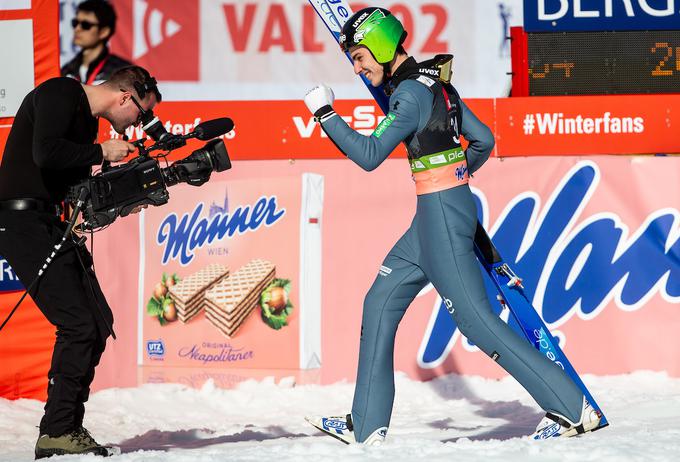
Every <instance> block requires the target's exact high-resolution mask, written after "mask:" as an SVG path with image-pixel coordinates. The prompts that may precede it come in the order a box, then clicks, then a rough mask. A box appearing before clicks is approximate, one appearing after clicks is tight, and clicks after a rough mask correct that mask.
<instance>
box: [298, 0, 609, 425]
mask: <svg viewBox="0 0 680 462" xmlns="http://www.w3.org/2000/svg"><path fill="white" fill-rule="evenodd" d="M309 3H310V4H311V5H312V7H313V8H314V10H315V11H316V13H317V14H318V15H319V17H320V18H321V20H322V21H323V23H324V24H325V25H326V27H327V28H328V30H329V31H330V33H331V34H332V35H333V37H334V38H335V40H336V42H339V41H340V34H341V31H342V25H343V24H344V23H345V21H346V20H347V19H348V18H349V17H350V16H351V15H352V10H351V8H350V7H349V3H348V2H347V0H309ZM345 54H346V55H347V58H348V59H349V60H350V62H351V58H350V56H349V53H345ZM361 78H362V80H363V81H364V84H365V85H366V87H367V88H368V90H369V91H370V92H371V94H372V95H373V97H374V98H375V101H376V102H377V103H378V106H380V109H382V111H383V113H384V114H387V113H388V112H389V98H388V96H387V95H386V94H385V92H384V91H383V90H382V88H377V87H374V86H372V85H371V84H370V82H368V80H366V78H364V77H363V76H361ZM475 253H476V255H477V259H478V260H479V262H480V264H481V265H482V267H483V268H484V270H485V271H486V273H487V274H488V275H489V277H490V278H491V280H492V281H493V283H494V285H495V286H496V289H497V290H498V292H499V294H500V299H499V300H500V302H501V304H502V305H504V307H505V306H507V308H508V309H509V311H510V313H511V314H512V316H513V318H514V319H515V321H516V322H517V324H518V325H519V326H520V328H521V331H522V333H523V334H524V337H525V338H526V339H527V341H528V342H529V343H531V344H532V345H533V346H534V347H535V348H536V349H537V350H538V351H540V352H541V353H543V354H545V355H546V356H547V357H548V359H550V360H551V361H553V362H554V363H555V364H557V365H558V366H559V367H562V369H564V371H565V372H566V373H567V374H568V375H569V377H571V378H572V380H573V381H574V382H575V383H576V384H577V385H578V386H579V387H580V388H581V390H582V391H583V394H584V395H585V397H586V399H587V400H588V401H589V402H590V404H591V405H592V406H593V408H594V409H596V410H597V411H598V412H599V413H600V414H601V415H602V419H601V420H600V425H599V427H597V429H600V428H603V427H606V426H607V425H609V422H608V421H607V419H606V417H605V416H604V413H603V412H602V409H600V407H599V406H598V404H597V403H596V402H595V399H593V396H592V395H591V394H590V392H589V391H588V388H587V387H586V386H585V384H584V383H583V381H582V380H581V377H579V375H578V373H577V372H576V370H575V369H574V367H573V366H572V365H571V363H570V362H569V360H568V359H567V356H566V355H565V354H564V352H563V351H562V350H561V349H560V347H559V343H558V342H557V340H556V339H555V337H553V335H552V334H551V333H550V330H548V328H547V327H546V325H545V323H544V322H543V320H542V319H541V317H540V316H539V314H538V313H537V312H536V309H535V308H534V307H533V306H532V304H531V302H530V301H529V299H528V298H527V297H526V295H525V294H524V287H523V286H522V280H521V279H520V278H519V277H518V276H517V275H516V274H515V273H514V272H513V271H512V269H511V268H510V266H509V265H508V264H507V263H505V262H504V261H503V258H502V257H501V255H500V253H499V252H498V250H497V249H496V247H495V246H494V245H493V242H492V241H491V238H490V237H489V235H488V234H487V232H486V230H485V229H484V228H483V227H482V225H481V224H480V223H479V222H478V223H477V231H476V233H475ZM597 429H596V430H597Z"/></svg>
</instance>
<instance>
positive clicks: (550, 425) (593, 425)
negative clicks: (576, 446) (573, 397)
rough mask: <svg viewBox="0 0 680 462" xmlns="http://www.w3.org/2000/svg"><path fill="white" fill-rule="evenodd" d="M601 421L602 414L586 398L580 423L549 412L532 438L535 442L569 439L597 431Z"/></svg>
mask: <svg viewBox="0 0 680 462" xmlns="http://www.w3.org/2000/svg"><path fill="white" fill-rule="evenodd" d="M601 419H602V414H600V412H598V411H597V410H595V409H594V408H593V407H592V406H591V405H590V403H589V402H588V400H586V398H585V396H584V397H583V407H582V410H581V419H580V420H579V421H578V422H572V421H571V420H569V419H567V418H566V417H564V416H561V415H559V414H556V413H552V412H548V413H546V415H545V417H543V419H542V420H541V421H540V422H539V424H538V426H537V427H536V431H535V432H534V434H533V435H532V438H533V439H535V440H545V439H548V438H555V437H560V436H564V437H569V436H575V435H580V434H582V433H586V432H590V431H593V430H597V428H598V427H599V425H600V420H601Z"/></svg>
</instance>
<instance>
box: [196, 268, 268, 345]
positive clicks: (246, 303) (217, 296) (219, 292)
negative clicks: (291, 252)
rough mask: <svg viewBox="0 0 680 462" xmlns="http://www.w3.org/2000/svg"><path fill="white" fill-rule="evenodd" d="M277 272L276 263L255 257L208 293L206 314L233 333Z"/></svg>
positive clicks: (229, 332) (211, 320)
mask: <svg viewBox="0 0 680 462" xmlns="http://www.w3.org/2000/svg"><path fill="white" fill-rule="evenodd" d="M275 272H276V267H275V266H274V264H273V263H271V262H268V261H266V260H252V261H250V262H249V263H248V264H246V265H245V266H242V267H241V268H239V270H238V271H236V272H235V273H233V274H232V275H231V276H229V277H228V278H226V279H224V280H223V281H222V282H220V283H219V284H216V285H215V286H214V287H213V288H212V289H210V290H208V291H207V292H206V294H205V316H206V318H208V320H209V321H210V322H211V323H213V325H214V326H215V327H217V329H218V330H219V331H220V332H222V333H223V334H224V335H226V336H227V337H232V336H233V335H234V333H235V332H236V331H237V330H238V328H239V327H240V326H241V324H242V323H243V321H244V320H245V319H246V318H247V317H248V315H249V314H250V313H251V312H252V311H253V308H255V306H256V305H257V302H258V299H259V297H260V294H261V293H262V291H263V290H264V289H265V288H266V287H267V286H268V285H269V284H270V283H271V282H272V280H273V279H274V275H275Z"/></svg>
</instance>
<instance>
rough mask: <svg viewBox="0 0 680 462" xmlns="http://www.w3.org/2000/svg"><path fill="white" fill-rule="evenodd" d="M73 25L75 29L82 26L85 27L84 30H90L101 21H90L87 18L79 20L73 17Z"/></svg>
mask: <svg viewBox="0 0 680 462" xmlns="http://www.w3.org/2000/svg"><path fill="white" fill-rule="evenodd" d="M71 25H72V26H73V28H74V29H75V28H76V27H78V26H80V28H81V29H83V30H90V29H92V28H93V27H95V26H98V25H99V23H98V22H90V21H87V20H85V21H79V20H77V19H75V18H74V19H71Z"/></svg>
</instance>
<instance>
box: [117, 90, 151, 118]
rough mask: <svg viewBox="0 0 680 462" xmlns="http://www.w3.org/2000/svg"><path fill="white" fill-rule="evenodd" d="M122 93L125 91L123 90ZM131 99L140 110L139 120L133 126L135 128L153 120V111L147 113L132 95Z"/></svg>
mask: <svg viewBox="0 0 680 462" xmlns="http://www.w3.org/2000/svg"><path fill="white" fill-rule="evenodd" d="M120 91H125V90H123V89H122V88H121V89H120ZM130 99H131V100H132V102H133V103H134V105H135V106H137V109H139V116H138V117H137V120H136V121H135V123H134V124H133V126H137V125H139V124H140V123H142V122H148V121H149V120H151V119H153V117H154V114H153V111H152V110H148V111H145V110H144V108H143V107H142V105H141V104H139V101H137V98H135V97H134V96H132V95H130Z"/></svg>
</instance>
